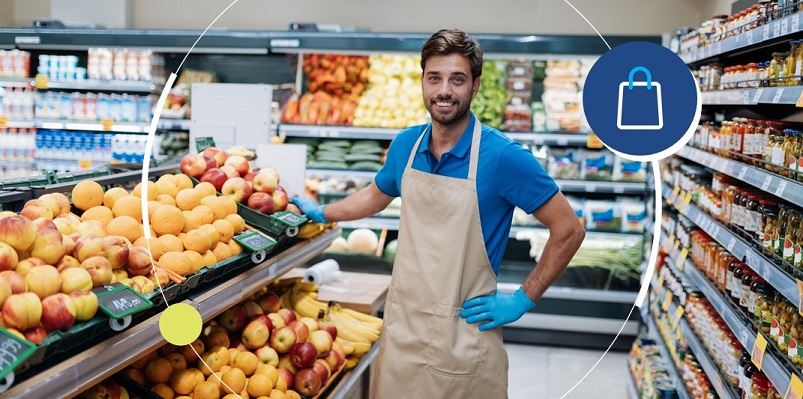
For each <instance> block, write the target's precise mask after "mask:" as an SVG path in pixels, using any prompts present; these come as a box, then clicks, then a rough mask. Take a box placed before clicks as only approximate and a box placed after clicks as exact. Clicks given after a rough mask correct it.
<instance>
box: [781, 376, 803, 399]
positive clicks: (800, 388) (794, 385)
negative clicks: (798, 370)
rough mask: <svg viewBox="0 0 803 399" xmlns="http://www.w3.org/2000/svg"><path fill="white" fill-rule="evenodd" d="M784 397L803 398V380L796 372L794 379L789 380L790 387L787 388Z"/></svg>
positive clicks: (785, 398) (789, 398)
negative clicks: (802, 380)
mask: <svg viewBox="0 0 803 399" xmlns="http://www.w3.org/2000/svg"><path fill="white" fill-rule="evenodd" d="M783 399H803V382H801V381H800V378H798V377H797V375H796V374H795V373H792V379H791V380H789V388H786V393H785V394H784V395H783Z"/></svg>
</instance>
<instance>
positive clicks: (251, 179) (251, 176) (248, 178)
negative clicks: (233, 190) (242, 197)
mask: <svg viewBox="0 0 803 399" xmlns="http://www.w3.org/2000/svg"><path fill="white" fill-rule="evenodd" d="M258 174H259V172H248V173H246V174H245V176H243V179H245V181H247V182H249V183H251V187H254V177H256V175H258Z"/></svg>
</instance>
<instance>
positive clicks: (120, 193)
mask: <svg viewBox="0 0 803 399" xmlns="http://www.w3.org/2000/svg"><path fill="white" fill-rule="evenodd" d="M126 195H128V191H126V190H125V189H124V188H122V187H112V188H110V189H109V191H106V194H103V206H105V207H106V208H109V209H112V207H113V206H114V202H115V201H117V200H118V199H120V198H122V197H125V196H126Z"/></svg>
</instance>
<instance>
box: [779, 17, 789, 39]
mask: <svg viewBox="0 0 803 399" xmlns="http://www.w3.org/2000/svg"><path fill="white" fill-rule="evenodd" d="M788 33H789V18H784V19H782V20H781V34H782V35H786V34H788Z"/></svg>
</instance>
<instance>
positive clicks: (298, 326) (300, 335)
mask: <svg viewBox="0 0 803 399" xmlns="http://www.w3.org/2000/svg"><path fill="white" fill-rule="evenodd" d="M287 325H288V326H289V327H290V328H292V329H293V331H295V332H296V340H297V341H298V342H303V341H306V340H307V337H309V336H310V335H309V327H307V325H306V324H304V323H302V322H300V321H298V320H293V321H291V322H290V323H288V324H287Z"/></svg>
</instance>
